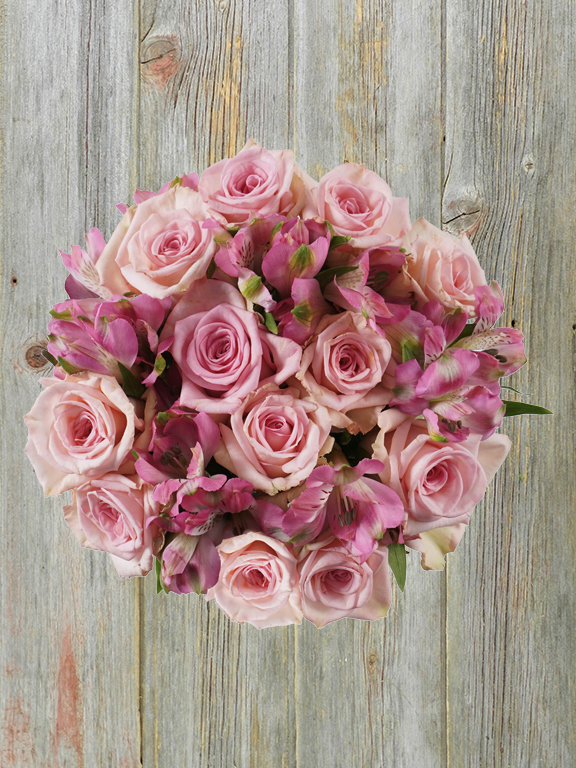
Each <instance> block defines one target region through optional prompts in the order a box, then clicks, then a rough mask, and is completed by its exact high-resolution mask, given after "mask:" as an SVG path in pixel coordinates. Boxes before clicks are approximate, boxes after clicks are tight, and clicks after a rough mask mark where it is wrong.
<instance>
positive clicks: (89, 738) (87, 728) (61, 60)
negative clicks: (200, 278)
mask: <svg viewBox="0 0 576 768" xmlns="http://www.w3.org/2000/svg"><path fill="white" fill-rule="evenodd" d="M134 18H135V7H134V5H133V4H132V3H131V2H125V3H122V7H121V8H117V9H114V7H113V6H112V5H107V6H106V7H104V6H100V7H99V9H98V10H96V8H92V7H91V4H90V3H87V4H83V3H76V2H73V1H71V2H68V0H59V1H58V2H43V3H37V2H27V1H20V0H18V1H16V0H14V1H11V0H10V1H9V2H5V3H3V4H2V14H1V19H0V24H1V27H0V29H1V43H0V47H1V51H2V53H1V59H0V98H1V104H2V109H1V110H0V136H1V156H0V157H1V175H0V226H1V231H2V240H1V244H0V254H1V260H2V273H1V275H2V277H1V280H2V298H1V329H0V338H1V343H2V361H3V364H2V368H1V377H2V381H1V389H2V434H1V441H2V452H1V455H2V461H1V463H0V472H1V477H2V513H1V516H0V537H1V540H2V542H3V547H2V557H1V560H2V567H1V569H0V594H1V598H0V601H1V611H2V614H1V616H2V618H1V619H0V622H1V624H0V626H1V631H0V675H1V676H2V682H1V683H0V729H1V730H0V765H1V766H2V768H13V767H14V766H18V768H48V766H50V768H53V766H60V768H64V767H66V768H68V767H72V766H73V767H74V768H77V767H80V766H85V768H92V766H118V767H119V768H121V767H124V768H128V767H130V768H132V767H133V766H136V765H138V764H139V761H140V738H139V712H138V680H139V677H138V670H139V664H138V654H139V632H138V622H139V615H138V611H139V603H138V585H137V584H135V583H134V582H120V581H119V579H118V578H117V576H116V573H115V571H114V568H113V566H112V564H111V563H110V562H109V560H108V558H107V557H106V556H105V555H102V554H101V553H96V552H89V551H87V550H81V549H80V548H79V547H78V545H77V543H76V542H75V541H74V537H73V536H71V535H70V530H69V529H68V526H67V525H66V523H65V522H64V518H63V515H62V503H63V499H62V498H60V499H56V500H48V499H44V498H43V495H42V490H41V488H40V486H39V484H38V482H37V480H36V478H35V476H34V473H33V471H32V468H31V466H30V464H29V462H28V460H27V458H26V456H25V454H24V451H23V448H24V444H25V439H26V429H25V427H24V424H23V422H22V416H23V414H24V413H26V412H27V411H28V410H29V409H30V407H31V404H32V403H33V401H34V399H35V398H36V397H37V395H38V394H39V392H40V385H39V382H38V378H39V375H40V374H49V372H50V369H51V367H50V366H49V365H46V366H44V365H43V362H45V361H43V358H42V357H41V350H40V348H39V346H38V342H39V340H41V339H42V338H43V337H44V336H45V333H46V322H47V319H48V310H49V309H50V308H51V306H52V304H54V303H56V302H57V301H62V300H64V299H65V298H66V294H65V291H64V282H63V281H64V279H65V276H66V270H65V269H64V267H63V265H62V263H61V260H60V257H59V255H58V251H57V248H58V247H60V248H62V249H64V250H68V246H69V244H70V243H71V242H72V243H80V242H82V241H83V234H84V232H86V231H87V229H88V228H89V226H91V225H92V223H95V222H96V221H98V222H99V223H100V225H101V226H102V229H103V231H104V232H105V234H109V233H110V231H111V227H112V226H113V224H114V223H115V221H116V220H117V216H116V215H115V214H114V211H113V206H114V202H116V200H117V199H118V200H122V199H123V198H124V197H125V196H126V195H127V192H128V190H129V189H131V188H132V187H133V184H134V178H133V167H132V158H133V155H134V145H133V141H134V125H135V121H134V109H133V107H134V104H135V101H134V99H135V95H136V86H137V83H138V80H137V78H136V76H135V75H136V74H137V73H135V72H134V69H133V68H132V67H131V60H132V59H133V57H134V55H135V43H136V40H135V36H134ZM116 213H117V212H116Z"/></svg>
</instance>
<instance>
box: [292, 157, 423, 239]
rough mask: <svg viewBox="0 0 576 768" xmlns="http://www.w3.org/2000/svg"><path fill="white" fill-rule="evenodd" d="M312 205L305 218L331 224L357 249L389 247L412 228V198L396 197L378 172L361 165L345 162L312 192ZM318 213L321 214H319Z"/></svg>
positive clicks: (305, 213) (330, 172) (326, 176)
mask: <svg viewBox="0 0 576 768" xmlns="http://www.w3.org/2000/svg"><path fill="white" fill-rule="evenodd" d="M311 200H312V205H311V206H310V207H308V206H306V208H305V209H304V211H303V213H302V216H303V218H308V217H312V216H315V215H317V216H319V217H320V218H321V219H325V220H326V221H329V222H330V224H332V226H333V227H334V229H335V230H336V231H337V233H338V234H339V235H344V236H347V237H350V238H351V239H350V246H351V247H354V248H361V249H366V248H372V247H373V246H376V245H385V244H386V243H390V242H392V241H394V240H396V239H397V238H399V237H401V236H402V235H403V234H404V233H405V232H406V231H407V230H408V229H409V228H410V217H409V215H408V199H407V198H399V197H394V196H393V195H392V191H391V190H390V187H389V186H388V184H386V182H385V181H384V180H383V179H381V178H380V176H378V174H377V173H374V172H373V171H369V170H368V169H367V168H365V167H364V166H363V165H358V164H357V163H344V165H339V166H337V167H336V168H333V169H332V170H331V171H329V172H328V173H327V174H326V175H325V176H323V177H322V178H321V179H320V181H319V183H318V186H317V187H315V188H314V189H313V190H312V192H311ZM316 211H317V213H316Z"/></svg>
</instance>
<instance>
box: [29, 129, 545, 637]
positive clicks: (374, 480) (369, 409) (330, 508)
mask: <svg viewBox="0 0 576 768" xmlns="http://www.w3.org/2000/svg"><path fill="white" fill-rule="evenodd" d="M134 200H135V205H133V206H127V205H124V204H121V205H119V206H118V208H119V209H120V210H121V211H122V214H123V216H122V220H121V221H120V222H119V224H118V226H117V227H116V229H115V231H114V232H113V233H112V235H111V237H110V239H109V241H108V242H107V243H106V242H105V240H104V238H103V237H102V235H101V234H100V232H99V231H98V230H97V229H91V230H90V232H89V233H88V235H87V236H86V250H84V249H83V248H81V247H80V246H73V247H72V249H71V253H70V254H67V253H63V254H62V258H63V261H64V265H65V266H66V268H67V269H68V271H69V273H70V274H69V277H68V279H67V280H66V291H67V293H68V296H69V298H68V300H63V301H62V302H60V303H58V304H57V305H56V306H55V307H54V308H53V309H52V310H51V315H52V318H51V320H50V322H49V325H48V344H47V352H46V356H47V357H48V359H49V360H50V362H52V364H53V365H54V375H53V376H52V377H51V378H47V379H42V381H41V383H42V386H43V391H42V392H41V393H40V395H39V397H38V400H37V401H36V403H35V404H34V406H33V407H32V409H31V411H30V413H29V414H28V415H27V416H26V417H25V420H26V424H27V426H28V431H29V439H28V443H27V445H26V453H27V454H28V456H29V458H30V461H31V463H32V465H33V467H34V470H35V471H36V474H37V475H38V480H39V481H40V483H41V485H42V488H43V490H44V493H45V494H46V495H47V496H55V495H58V494H61V493H64V492H66V491H71V496H72V498H71V500H70V503H69V504H67V505H66V506H65V507H64V517H65V519H66V522H67V523H68V525H69V526H70V528H71V529H72V531H73V532H74V535H75V536H76V537H77V538H78V541H79V542H80V544H82V546H85V547H87V548H90V549H93V550H100V551H103V552H107V553H108V554H109V555H111V557H112V560H113V563H114V565H115V567H116V569H117V571H118V573H119V574H120V576H126V577H127V576H143V575H146V573H148V572H149V571H150V570H152V569H153V568H155V571H156V579H157V586H158V591H165V592H173V593H176V594H187V593H189V592H195V593H197V594H204V595H206V596H207V598H208V599H210V600H212V599H213V600H214V602H215V603H216V604H217V605H218V606H219V607H220V608H221V609H222V611H224V613H225V614H226V615H227V616H228V617H229V618H230V619H232V620H233V621H237V622H240V623H244V622H248V623H250V624H252V625H254V626H255V627H258V628H264V627H272V626H282V625H287V624H300V623H301V621H302V619H303V618H306V619H308V620H309V621H311V622H313V623H314V624H315V625H316V626H317V627H324V626H325V625H326V624H328V623H330V622H332V621H335V620H337V619H340V618H345V617H350V618H356V619H364V620H374V619H378V618H380V617H383V616H385V615H386V613H387V611H388V609H389V607H390V604H391V600H392V584H393V580H392V575H393V576H394V577H395V579H396V581H397V582H398V584H399V585H400V588H401V589H403V587H404V580H405V574H406V562H407V558H408V557H409V556H410V553H412V557H413V558H415V557H416V555H415V554H414V553H415V552H417V553H419V555H418V557H419V559H420V558H421V564H422V566H423V567H424V568H425V569H434V570H440V569H442V568H443V567H444V563H445V555H446V554H447V553H448V552H452V551H453V550H454V549H455V548H456V546H457V544H458V542H459V541H460V539H461V538H462V536H463V534H464V531H465V529H466V526H467V525H468V524H469V522H470V519H471V514H472V511H473V509H474V507H475V505H476V504H477V503H478V502H479V501H480V500H481V499H482V497H483V495H484V493H485V492H486V488H487V486H488V483H489V482H490V481H491V479H492V477H493V476H494V474H495V473H496V471H497V469H498V467H499V466H500V465H501V464H502V462H503V461H504V460H505V458H506V455H507V453H508V451H509V448H510V441H509V440H508V438H507V437H506V436H505V435H501V434H498V432H497V430H498V428H499V427H500V426H501V423H502V420H503V417H504V416H506V415H512V414H517V413H538V412H540V413H542V412H545V411H544V409H538V408H537V407H535V406H528V405H523V404H522V403H520V402H519V401H515V402H510V401H506V400H503V399H502V390H501V383H500V382H501V379H502V378H503V377H507V376H509V375H510V374H512V373H514V372H515V371H517V370H518V368H520V367H521V366H522V365H523V364H524V363H525V360H526V358H525V356H524V344H523V337H522V334H521V333H520V331H518V330H517V329H516V328H501V327H495V326H496V324H497V321H498V318H499V317H500V315H501V314H502V312H503V311H504V300H503V295H502V292H501V290H500V287H499V286H498V284H497V283H495V282H492V283H490V284H488V283H487V281H486V277H485V274H484V271H483V269H482V267H481V265H480V262H479V260H478V258H477V256H476V254H475V253H474V250H473V249H472V246H471V244H470V242H469V241H468V240H467V238H466V237H464V238H462V239H461V240H459V239H457V238H454V237H452V236H451V235H449V234H447V233H445V232H442V231H441V230H439V229H436V228H435V227H434V226H432V225H431V224H429V223H428V222H426V221H424V220H423V219H419V220H418V221H417V222H416V223H415V224H413V225H412V224H411V222H410V218H409V214H408V200H407V199H405V198H398V197H394V196H393V194H392V191H391V189H390V187H389V186H388V185H387V184H386V182H385V181H384V180H383V179H382V178H380V176H378V175H377V174H376V173H374V172H373V171H370V170H368V169H367V168H365V167H364V166H362V165H357V164H355V163H346V164H344V165H340V166H338V167H337V168H334V169H333V170H331V171H330V172H329V173H327V174H326V175H325V176H324V177H323V178H321V179H319V180H318V181H315V180H314V179H312V178H310V177H309V176H308V175H307V174H306V173H305V172H304V171H302V170H301V169H300V168H299V167H298V165H297V164H296V162H295V159H294V155H293V153H292V152H291V151H268V150H266V149H264V148H263V147H260V146H259V145H258V144H257V143H256V142H254V141H253V140H250V141H249V142H248V144H247V145H246V146H245V147H244V149H242V151H241V152H239V153H238V155H236V157H233V158H228V159H224V160H221V161H220V162H218V163H216V164H215V165H213V166H211V167H210V168H208V169H207V170H205V171H204V173H203V174H202V175H200V176H198V175H197V174H195V173H190V174H187V175H184V176H182V177H177V178H175V179H174V180H173V181H172V182H168V183H167V184H165V185H164V186H163V187H162V188H161V189H160V190H159V191H158V192H152V191H142V190H137V192H136V194H135V195H134ZM508 389H511V388H508Z"/></svg>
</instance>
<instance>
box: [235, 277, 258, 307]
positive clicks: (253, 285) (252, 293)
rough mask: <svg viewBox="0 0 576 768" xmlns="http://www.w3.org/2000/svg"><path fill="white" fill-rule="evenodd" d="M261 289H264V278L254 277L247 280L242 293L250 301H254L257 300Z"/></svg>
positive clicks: (241, 290)
mask: <svg viewBox="0 0 576 768" xmlns="http://www.w3.org/2000/svg"><path fill="white" fill-rule="evenodd" d="M261 288H262V278H261V277H259V276H258V275H252V277H250V278H248V280H246V282H245V283H244V285H243V286H242V288H240V293H241V294H242V296H244V298H245V299H247V300H248V301H253V300H254V299H255V298H256V296H258V294H259V293H260V289H261Z"/></svg>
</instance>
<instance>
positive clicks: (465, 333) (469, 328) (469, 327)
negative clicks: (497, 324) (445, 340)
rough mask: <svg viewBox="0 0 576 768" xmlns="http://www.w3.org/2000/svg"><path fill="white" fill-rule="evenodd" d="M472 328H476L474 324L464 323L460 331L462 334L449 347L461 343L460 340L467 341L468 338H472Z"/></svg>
mask: <svg viewBox="0 0 576 768" xmlns="http://www.w3.org/2000/svg"><path fill="white" fill-rule="evenodd" d="M474 328H476V323H466V325H465V326H464V328H463V329H462V333H461V334H460V336H458V338H457V339H456V340H455V341H453V342H452V344H450V346H451V347H453V346H454V344H458V342H459V341H462V339H467V338H468V337H469V336H472V334H473V333H474Z"/></svg>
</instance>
